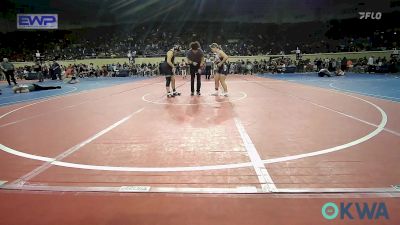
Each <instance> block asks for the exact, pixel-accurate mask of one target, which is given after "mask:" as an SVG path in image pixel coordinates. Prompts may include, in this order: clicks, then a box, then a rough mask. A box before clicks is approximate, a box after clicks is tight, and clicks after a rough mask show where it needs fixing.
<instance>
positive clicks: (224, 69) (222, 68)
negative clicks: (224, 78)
mask: <svg viewBox="0 0 400 225" xmlns="http://www.w3.org/2000/svg"><path fill="white" fill-rule="evenodd" d="M228 72H229V68H228V65H226V64H224V65H222V66H220V67H218V73H219V74H223V75H228Z"/></svg>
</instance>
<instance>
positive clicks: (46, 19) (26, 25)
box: [17, 14, 58, 29]
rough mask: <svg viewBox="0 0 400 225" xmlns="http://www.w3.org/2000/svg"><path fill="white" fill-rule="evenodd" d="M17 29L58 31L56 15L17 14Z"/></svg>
mask: <svg viewBox="0 0 400 225" xmlns="http://www.w3.org/2000/svg"><path fill="white" fill-rule="evenodd" d="M17 28H18V29H58V15H57V14H18V15H17Z"/></svg>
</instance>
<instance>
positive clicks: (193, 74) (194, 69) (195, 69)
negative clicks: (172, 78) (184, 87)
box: [190, 65, 201, 93]
mask: <svg viewBox="0 0 400 225" xmlns="http://www.w3.org/2000/svg"><path fill="white" fill-rule="evenodd" d="M199 69H200V66H193V65H191V66H190V90H191V92H192V93H194V78H195V77H196V76H197V86H196V88H197V89H196V92H200V88H201V75H200V74H199V72H198V70H199Z"/></svg>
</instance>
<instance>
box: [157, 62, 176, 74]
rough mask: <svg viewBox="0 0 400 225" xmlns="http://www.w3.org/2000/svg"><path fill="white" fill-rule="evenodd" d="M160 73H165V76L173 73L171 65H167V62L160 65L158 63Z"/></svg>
mask: <svg viewBox="0 0 400 225" xmlns="http://www.w3.org/2000/svg"><path fill="white" fill-rule="evenodd" d="M160 74H162V75H165V76H171V75H173V73H172V68H171V66H169V65H168V63H167V62H163V63H161V65H160Z"/></svg>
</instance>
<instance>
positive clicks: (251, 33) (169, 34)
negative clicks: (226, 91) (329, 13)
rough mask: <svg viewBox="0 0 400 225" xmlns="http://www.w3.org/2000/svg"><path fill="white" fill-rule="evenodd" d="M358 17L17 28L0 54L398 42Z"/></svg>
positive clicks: (255, 51)
mask: <svg viewBox="0 0 400 225" xmlns="http://www.w3.org/2000/svg"><path fill="white" fill-rule="evenodd" d="M347 23H348V22H347ZM347 23H346V24H347ZM357 23H359V22H358V21H357ZM357 23H356V24H354V25H353V26H352V29H349V30H346V32H345V33H343V32H340V31H339V30H335V28H336V27H337V26H333V25H329V26H330V27H331V28H326V27H328V26H327V24H326V23H322V22H309V23H297V24H246V23H196V24H195V25H193V24H182V26H176V24H171V26H168V25H166V24H154V23H150V24H139V25H138V24H136V25H132V26H113V27H98V28H86V29H78V30H68V31H66V30H58V31H52V32H48V31H37V32H34V33H33V32H23V31H18V32H9V33H0V55H2V56H7V57H8V58H9V59H10V61H33V60H34V57H33V56H34V54H35V52H36V50H39V51H40V52H41V53H42V55H43V57H44V59H45V60H53V59H57V60H75V59H84V58H112V57H115V58H120V57H126V56H127V52H128V51H129V50H131V51H135V52H136V54H137V56H140V57H155V56H164V55H165V54H166V52H167V51H168V49H169V48H170V46H173V45H174V44H179V45H180V46H183V49H184V50H185V49H189V43H190V42H192V41H193V40H197V41H199V42H200V43H201V44H202V47H204V46H208V45H209V44H211V43H213V42H218V43H221V45H222V46H221V47H222V48H223V49H225V51H226V54H228V55H230V56H238V55H240V56H254V55H278V54H289V53H292V52H293V51H294V50H295V49H296V47H300V48H301V50H302V52H303V53H325V52H346V51H352V52H358V51H369V50H389V49H392V48H394V47H398V46H396V45H397V43H399V35H398V34H397V33H396V32H395V30H394V29H391V28H388V29H386V30H385V31H379V30H374V29H369V30H370V32H369V33H365V29H364V30H362V26H361V25H360V24H357ZM350 24H351V23H350ZM340 27H341V26H340ZM357 27H358V28H359V29H358V30H357V29H356V28H357ZM378 27H379V26H378ZM167 28H168V29H167ZM337 35H339V36H338V37H337ZM205 49H206V48H205ZM206 51H207V50H206Z"/></svg>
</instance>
